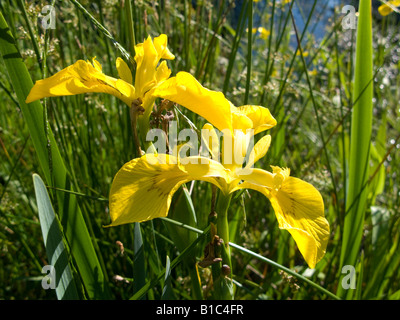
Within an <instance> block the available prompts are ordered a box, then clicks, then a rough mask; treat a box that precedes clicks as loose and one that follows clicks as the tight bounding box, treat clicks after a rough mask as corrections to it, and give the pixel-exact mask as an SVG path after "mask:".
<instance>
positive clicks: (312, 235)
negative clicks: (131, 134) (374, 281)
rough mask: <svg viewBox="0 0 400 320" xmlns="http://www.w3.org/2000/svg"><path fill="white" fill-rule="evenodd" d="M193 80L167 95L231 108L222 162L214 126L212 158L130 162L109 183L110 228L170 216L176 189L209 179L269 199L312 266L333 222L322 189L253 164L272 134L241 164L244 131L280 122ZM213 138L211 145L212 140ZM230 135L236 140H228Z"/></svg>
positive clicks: (210, 145)
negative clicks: (327, 214)
mask: <svg viewBox="0 0 400 320" xmlns="http://www.w3.org/2000/svg"><path fill="white" fill-rule="evenodd" d="M178 76H179V74H178ZM188 79H190V77H189V78H188ZM188 79H186V80H188ZM168 81H170V82H174V81H177V80H176V79H175V80H174V79H173V78H171V79H169V80H167V81H166V82H164V83H163V84H162V85H161V86H160V87H158V88H157V89H156V91H158V90H160V91H162V90H164V89H165V88H167V87H168ZM189 83H190V82H186V86H185V87H186V88H188V90H186V91H185V90H182V91H180V92H174V93H171V94H169V95H168V96H167V97H166V98H167V99H169V100H171V101H174V102H176V103H179V104H185V103H188V104H189V105H190V106H191V107H192V108H194V107H195V105H196V102H197V103H200V104H201V105H202V107H203V108H205V109H210V110H212V108H213V105H208V103H207V102H214V101H217V102H219V103H220V104H227V105H229V107H230V110H231V112H230V116H231V121H232V129H233V130H226V131H224V135H223V140H224V143H223V146H222V155H221V161H218V160H214V158H215V154H216V153H218V150H219V149H220V146H219V142H217V144H216V143H215V141H219V140H218V139H213V138H212V137H214V136H217V134H216V131H215V130H214V127H213V126H212V125H211V124H206V125H205V126H204V127H203V130H202V132H207V130H208V132H209V133H208V134H207V135H205V139H204V140H205V141H206V143H207V144H208V148H207V149H208V150H210V152H211V154H212V155H213V157H212V158H208V157H204V156H190V157H186V158H180V157H179V154H178V155H177V156H174V155H168V154H146V155H144V156H142V157H140V158H136V159H133V160H131V161H130V162H128V163H126V164H125V165H124V166H123V167H122V168H121V169H120V170H119V172H118V173H117V174H116V176H115V178H114V180H113V183H112V186H111V191H110V196H109V205H110V215H111V224H110V226H116V225H121V224H126V223H132V222H142V221H147V220H151V219H154V218H158V217H165V216H167V214H168V210H169V207H170V204H171V200H172V197H173V195H174V193H175V192H176V191H177V190H178V189H179V187H180V186H181V185H182V184H183V183H186V182H189V181H193V180H201V181H207V182H210V183H212V184H214V185H216V186H217V187H218V188H219V189H220V190H221V191H222V192H223V193H224V194H225V195H229V194H231V193H233V192H235V191H237V190H239V189H244V188H246V189H253V190H256V191H259V192H261V193H262V194H264V195H265V196H266V197H267V198H268V199H269V200H270V202H271V204H272V207H273V209H274V211H275V215H276V218H277V220H278V223H279V227H280V228H281V229H286V230H288V231H289V232H290V233H291V235H292V236H293V238H294V240H295V241H296V243H297V246H298V248H299V250H300V252H301V253H302V255H303V257H304V258H305V260H306V262H307V263H308V265H309V266H310V267H311V268H314V267H315V265H316V263H317V262H318V261H319V260H320V259H321V258H322V257H323V256H324V254H325V249H326V245H327V242H328V238H329V224H328V222H327V220H326V219H325V217H324V204H323V200H322V197H321V195H320V193H319V192H318V191H317V190H316V189H315V188H314V187H313V186H312V185H311V184H309V183H307V182H304V181H302V180H300V179H297V178H294V177H291V176H290V170H289V169H282V168H279V167H272V169H273V171H272V172H268V171H266V170H262V169H257V168H251V167H252V166H253V164H254V163H255V162H257V161H258V160H259V159H260V158H262V157H263V156H264V155H265V154H266V153H267V150H268V148H269V145H270V142H271V137H270V136H269V135H266V136H264V137H263V138H261V139H260V140H259V141H258V142H257V143H256V144H255V145H254V148H253V149H252V151H251V152H250V156H249V160H248V161H247V163H246V166H243V164H244V159H245V155H246V151H247V146H248V143H247V142H248V139H249V138H251V137H249V135H245V132H246V130H248V129H253V134H256V133H259V132H262V131H264V130H267V129H269V128H271V127H273V126H274V125H275V124H276V120H275V119H274V118H273V117H272V116H271V114H270V112H269V110H268V109H267V108H263V107H260V106H242V107H238V108H236V107H235V106H233V105H232V104H231V103H230V102H229V101H228V100H227V99H225V98H224V99H222V98H221V96H220V93H219V92H215V91H211V90H208V89H206V88H203V87H202V86H197V85H196V86H195V87H194V88H191V87H190V85H189ZM163 87H165V88H163ZM178 87H179V86H178ZM218 98H219V99H220V100H219V99H218ZM186 107H187V105H186ZM204 130H206V131H204ZM210 139H211V140H212V141H213V143H211V142H209V141H210ZM230 139H232V141H229V140H230ZM226 142H229V143H227V145H228V146H231V147H232V146H234V147H233V148H226V147H225V143H226ZM233 151H234V152H233ZM226 159H229V160H230V161H229V160H228V161H227V160H226ZM237 159H239V160H237ZM235 160H236V161H235Z"/></svg>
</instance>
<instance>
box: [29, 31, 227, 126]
mask: <svg viewBox="0 0 400 320" xmlns="http://www.w3.org/2000/svg"><path fill="white" fill-rule="evenodd" d="M135 53H136V54H135V62H136V74H135V83H134V85H133V83H132V80H133V79H132V73H131V70H130V69H129V67H128V65H127V64H126V63H125V62H124V60H122V59H121V58H117V61H116V67H117V70H118V75H119V77H120V78H119V79H116V78H113V77H110V76H107V75H105V74H104V73H103V72H102V66H101V64H100V63H99V62H98V61H97V60H96V59H95V58H93V59H92V62H89V61H84V60H78V61H77V62H75V63H74V64H73V65H71V66H69V67H67V68H65V69H63V70H61V71H59V72H57V73H56V74H54V75H53V76H51V77H49V78H46V79H43V80H38V81H36V83H35V85H34V86H33V88H32V89H31V91H30V93H29V95H28V97H27V99H26V103H30V102H32V101H35V100H38V99H42V98H46V97H58V96H69V95H76V94H81V93H90V92H96V93H107V94H111V95H113V96H115V97H117V98H118V99H120V100H122V101H123V102H124V103H126V104H127V105H128V106H129V107H131V106H132V104H134V103H137V101H138V99H140V102H141V103H142V107H143V108H144V110H145V115H147V117H149V116H150V113H151V110H152V108H153V104H154V101H155V99H156V98H157V97H160V98H164V99H168V98H169V97H172V96H175V97H179V98H177V99H176V100H175V102H177V103H179V104H181V105H182V106H183V107H186V108H187V109H189V110H191V111H193V112H195V113H197V114H199V115H200V116H202V117H203V118H205V119H206V120H208V121H209V122H211V123H213V124H214V126H216V127H217V128H220V129H232V123H231V122H232V117H231V115H230V108H231V106H230V104H229V102H228V101H227V100H226V99H225V97H224V95H223V94H222V93H218V94H213V95H209V94H207V89H204V88H203V87H202V86H201V85H200V83H199V82H198V81H197V80H196V79H195V78H194V77H193V76H191V75H190V74H189V73H187V72H179V73H178V74H177V75H176V77H172V78H169V77H170V75H171V70H170V69H169V68H168V66H167V63H166V61H165V60H164V61H162V62H161V63H159V61H160V60H161V59H168V60H172V59H174V58H175V56H174V55H173V54H172V53H171V52H170V51H169V49H168V48H167V36H166V35H165V34H162V35H160V36H159V37H156V38H154V41H153V40H152V39H151V37H150V36H149V37H148V38H147V39H146V40H145V41H144V42H143V43H139V44H137V45H136V46H135ZM167 79H168V81H166V80H167ZM199 91H201V92H202V95H199V94H198V93H199ZM182 93H186V95H185V94H183V95H182ZM188 95H195V96H196V99H197V101H188V100H185V99H182V98H183V97H185V96H188ZM143 125H145V123H143ZM145 129H146V128H145ZM144 133H145V132H144Z"/></svg>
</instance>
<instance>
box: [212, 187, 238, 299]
mask: <svg viewBox="0 0 400 320" xmlns="http://www.w3.org/2000/svg"><path fill="white" fill-rule="evenodd" d="M231 198H232V195H224V194H223V193H222V192H221V193H220V194H219V197H218V202H217V234H218V236H219V238H220V239H222V240H223V243H222V245H221V250H220V251H221V252H220V254H221V258H222V262H221V263H217V264H214V265H213V270H212V273H213V279H214V291H215V298H216V299H222V300H233V284H232V271H231V270H232V263H231V254H230V249H229V225H228V209H229V205H230V203H231Z"/></svg>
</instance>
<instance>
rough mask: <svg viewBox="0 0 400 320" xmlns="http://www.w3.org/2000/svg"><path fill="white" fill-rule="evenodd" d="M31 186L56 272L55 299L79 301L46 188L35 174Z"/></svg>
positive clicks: (45, 241)
mask: <svg viewBox="0 0 400 320" xmlns="http://www.w3.org/2000/svg"><path fill="white" fill-rule="evenodd" d="M33 185H34V187H35V195H36V201H37V206H38V213H39V220H40V226H41V228H42V234H43V240H44V244H45V246H46V252H47V257H48V259H49V262H50V264H51V265H52V266H53V267H54V268H55V271H56V273H55V275H56V286H55V290H56V294H57V298H58V299H59V300H67V299H79V294H78V291H77V289H76V285H75V280H74V278H73V275H72V271H71V266H70V265H69V262H68V261H69V258H68V253H67V250H66V248H65V246H64V242H63V237H64V236H63V234H62V232H61V230H60V226H59V222H58V220H57V217H56V215H55V213H54V210H53V206H52V205H51V201H50V197H49V194H48V193H47V189H46V186H45V185H44V182H43V180H42V179H41V178H40V176H39V175H37V174H34V175H33Z"/></svg>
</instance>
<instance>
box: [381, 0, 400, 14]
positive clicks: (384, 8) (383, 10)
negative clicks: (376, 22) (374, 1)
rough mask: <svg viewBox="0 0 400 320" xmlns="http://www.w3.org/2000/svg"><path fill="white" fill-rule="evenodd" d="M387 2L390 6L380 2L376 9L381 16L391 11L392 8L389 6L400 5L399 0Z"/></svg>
mask: <svg viewBox="0 0 400 320" xmlns="http://www.w3.org/2000/svg"><path fill="white" fill-rule="evenodd" d="M387 3H388V4H389V5H390V6H388V5H387V4H382V5H381V6H379V8H378V11H379V13H380V14H381V15H382V16H387V15H388V14H390V13H392V12H393V8H391V6H392V7H399V6H400V0H392V1H388V2H387Z"/></svg>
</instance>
